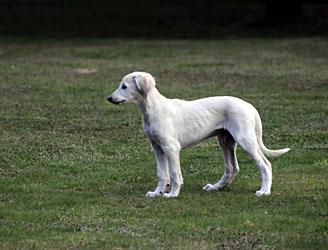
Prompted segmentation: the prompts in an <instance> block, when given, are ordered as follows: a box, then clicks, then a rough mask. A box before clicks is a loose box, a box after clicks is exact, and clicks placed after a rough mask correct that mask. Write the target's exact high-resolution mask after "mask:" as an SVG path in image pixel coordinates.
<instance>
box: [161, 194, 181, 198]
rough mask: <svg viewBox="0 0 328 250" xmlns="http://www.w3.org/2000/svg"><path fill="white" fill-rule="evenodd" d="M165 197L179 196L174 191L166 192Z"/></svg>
mask: <svg viewBox="0 0 328 250" xmlns="http://www.w3.org/2000/svg"><path fill="white" fill-rule="evenodd" d="M163 197H165V198H173V197H178V195H177V194H173V193H165V194H163Z"/></svg>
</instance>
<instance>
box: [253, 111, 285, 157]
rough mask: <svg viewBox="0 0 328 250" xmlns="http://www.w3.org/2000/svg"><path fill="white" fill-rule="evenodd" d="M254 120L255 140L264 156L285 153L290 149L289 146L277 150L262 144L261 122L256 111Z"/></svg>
mask: <svg viewBox="0 0 328 250" xmlns="http://www.w3.org/2000/svg"><path fill="white" fill-rule="evenodd" d="M255 122H256V125H255V130H256V137H257V142H258V144H259V146H260V149H261V151H262V153H263V154H265V155H266V156H269V157H274V156H279V155H282V154H284V153H287V152H288V151H289V150H290V148H284V149H277V150H271V149H268V148H267V147H266V146H265V145H264V144H263V140H262V122H261V118H260V115H259V114H258V113H257V112H256V121H255Z"/></svg>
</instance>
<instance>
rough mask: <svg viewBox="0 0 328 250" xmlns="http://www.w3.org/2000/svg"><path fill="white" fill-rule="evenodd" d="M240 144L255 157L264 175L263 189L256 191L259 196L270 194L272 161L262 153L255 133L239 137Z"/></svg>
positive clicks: (262, 175)
mask: <svg viewBox="0 0 328 250" xmlns="http://www.w3.org/2000/svg"><path fill="white" fill-rule="evenodd" d="M237 142H238V144H239V145H240V146H241V147H242V148H243V149H244V150H245V151H246V152H248V153H249V154H250V155H251V157H252V158H253V159H254V161H255V164H256V165H257V167H258V168H259V170H260V172H261V177H262V185H261V189H260V190H258V191H256V193H255V194H256V195H257V196H261V195H270V193H271V185H272V168H271V163H270V162H269V161H268V159H267V158H266V157H265V156H264V154H263V153H262V151H261V149H260V146H259V145H258V142H257V140H256V137H255V135H253V136H251V135H250V136H248V137H241V138H238V139H237Z"/></svg>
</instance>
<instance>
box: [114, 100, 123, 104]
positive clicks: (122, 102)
mask: <svg viewBox="0 0 328 250" xmlns="http://www.w3.org/2000/svg"><path fill="white" fill-rule="evenodd" d="M124 102H125V100H123V101H119V102H113V103H114V104H121V103H124Z"/></svg>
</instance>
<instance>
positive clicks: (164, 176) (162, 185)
mask: <svg viewBox="0 0 328 250" xmlns="http://www.w3.org/2000/svg"><path fill="white" fill-rule="evenodd" d="M153 151H154V153H155V157H156V163H157V178H158V184H157V188H156V190H155V191H153V192H152V191H149V192H148V193H147V194H146V197H155V196H162V195H163V194H164V192H165V190H166V187H167V185H168V184H170V178H169V169H168V163H167V158H166V156H165V154H164V152H163V151H162V150H161V149H158V148H156V147H154V146H153Z"/></svg>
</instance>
